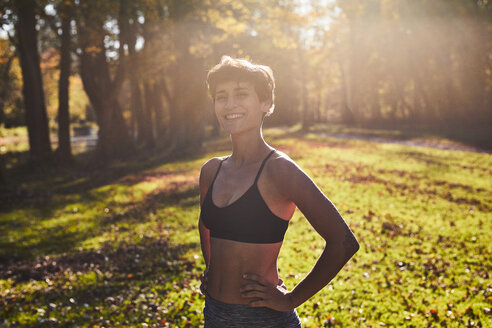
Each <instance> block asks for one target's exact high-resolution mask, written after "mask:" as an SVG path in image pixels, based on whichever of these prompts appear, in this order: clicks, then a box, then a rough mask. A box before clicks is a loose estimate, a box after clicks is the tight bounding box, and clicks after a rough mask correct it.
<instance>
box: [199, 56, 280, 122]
mask: <svg viewBox="0 0 492 328" xmlns="http://www.w3.org/2000/svg"><path fill="white" fill-rule="evenodd" d="M231 80H232V81H244V82H250V83H252V84H253V86H254V88H255V91H256V94H257V95H258V98H259V99H260V101H269V102H271V106H270V108H269V109H268V112H267V113H266V115H270V114H271V113H273V110H274V109H275V104H274V101H275V79H274V78H273V71H272V69H271V68H270V67H268V66H266V65H258V64H253V63H251V62H250V61H248V60H246V59H243V58H232V57H230V56H222V58H221V60H220V63H219V64H217V65H215V66H214V67H212V69H211V70H210V71H209V72H208V74H207V86H208V92H209V94H210V96H211V97H212V99H214V101H215V90H216V88H217V84H218V83H222V82H227V81H231Z"/></svg>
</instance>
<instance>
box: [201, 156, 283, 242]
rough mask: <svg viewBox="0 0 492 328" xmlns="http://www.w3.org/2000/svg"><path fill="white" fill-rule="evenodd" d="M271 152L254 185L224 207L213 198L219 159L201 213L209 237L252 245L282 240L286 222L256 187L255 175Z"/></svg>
mask: <svg viewBox="0 0 492 328" xmlns="http://www.w3.org/2000/svg"><path fill="white" fill-rule="evenodd" d="M274 152H275V150H272V151H271V152H270V154H268V156H267V157H266V158H265V159H264V160H263V163H261V167H260V170H259V171H258V174H257V175H256V178H255V182H254V183H253V185H252V186H251V187H249V189H248V190H247V191H246V192H245V193H244V194H243V195H242V196H241V197H240V198H239V199H238V200H236V201H235V202H233V203H232V204H230V205H227V206H225V207H217V206H216V205H215V204H214V202H213V200H212V191H213V186H214V182H215V179H216V178H217V175H218V174H219V171H220V168H221V166H222V163H223V162H224V160H225V159H223V160H222V161H221V162H220V164H219V167H218V169H217V172H216V173H215V176H214V179H213V180H212V183H211V184H210V187H209V189H208V192H207V194H206V195H205V199H204V200H203V204H202V207H201V213H200V217H201V219H202V222H203V224H204V225H205V227H207V228H208V229H209V230H210V237H213V238H220V239H228V240H235V241H240V242H245V243H254V244H272V243H277V242H281V241H283V240H284V235H285V232H286V231H287V227H288V225H289V222H288V221H286V220H283V219H281V218H279V217H278V216H276V215H275V214H273V213H272V211H270V209H269V208H268V206H267V204H266V203H265V201H264V200H263V197H261V194H260V191H259V190H258V178H259V177H260V174H261V171H262V170H263V166H265V163H266V161H267V159H268V158H269V157H270V156H271V155H272V154H273V153H274Z"/></svg>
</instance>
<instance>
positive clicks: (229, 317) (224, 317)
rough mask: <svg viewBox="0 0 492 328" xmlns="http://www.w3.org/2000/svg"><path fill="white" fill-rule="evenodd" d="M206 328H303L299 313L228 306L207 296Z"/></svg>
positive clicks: (236, 305) (237, 305) (234, 305)
mask: <svg viewBox="0 0 492 328" xmlns="http://www.w3.org/2000/svg"><path fill="white" fill-rule="evenodd" d="M203 315H204V317H205V328H242V327H245V328H246V327H247V328H251V327H257V328H301V322H300V320H299V316H298V315H297V311H296V310H295V309H294V310H292V311H290V312H279V311H275V310H272V309H269V308H265V307H250V306H248V305H241V304H227V303H222V302H219V301H217V300H214V299H213V298H211V297H210V296H208V295H205V308H204V309H203Z"/></svg>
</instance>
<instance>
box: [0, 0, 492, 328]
mask: <svg viewBox="0 0 492 328" xmlns="http://www.w3.org/2000/svg"><path fill="white" fill-rule="evenodd" d="M491 7H492V6H491V5H490V1H487V0H480V1H475V0H365V1H356V0H320V1H314V0H265V1H258V0H242V1H229V0H217V1H211V0H135V1H130V0H106V1H98V0H0V27H1V28H0V236H1V238H0V317H1V318H2V319H3V320H4V321H3V322H0V325H2V324H3V325H6V326H8V325H10V326H13V327H14V326H33V327H37V326H39V327H42V326H56V325H80V326H90V327H104V326H141V327H147V326H156V327H175V326H178V327H195V326H199V325H200V324H201V323H202V321H203V317H202V314H201V309H202V306H203V298H202V296H201V294H200V293H199V289H198V286H199V280H198V277H199V275H200V274H201V272H202V271H203V268H204V265H203V261H202V259H201V257H200V254H199V252H200V250H199V240H198V235H197V232H196V219H197V217H198V187H197V181H198V174H199V168H200V166H201V165H202V164H203V162H205V161H206V160H207V159H208V158H210V157H211V156H222V155H224V154H226V152H227V151H229V150H230V146H229V144H228V140H227V136H225V135H224V134H222V133H221V132H220V129H219V126H218V125H217V122H216V119H215V116H214V113H213V106H212V101H211V99H210V97H208V95H207V89H206V84H205V77H206V74H207V70H208V69H209V68H210V67H212V66H213V65H215V64H216V63H218V62H219V60H220V58H221V56H222V55H231V56H233V57H245V58H248V59H251V60H253V61H254V62H258V63H262V64H266V65H269V66H271V67H272V69H273V71H274V73H275V77H276V83H277V89H276V100H275V104H276V110H275V113H274V114H273V115H272V116H270V117H268V118H267V119H266V120H265V126H266V127H267V129H265V137H266V138H267V140H268V141H269V142H271V143H272V145H275V147H277V148H278V149H279V150H282V151H285V152H286V153H288V154H289V155H291V156H292V158H294V159H295V160H296V162H298V163H300V165H301V166H302V167H303V168H304V169H305V170H306V172H307V173H309V174H310V176H312V177H313V179H314V180H315V181H316V182H317V183H318V184H319V186H320V188H321V189H322V190H323V191H324V192H325V193H326V194H327V195H328V196H329V197H330V199H332V200H333V201H334V203H335V204H336V205H337V207H338V208H339V209H340V211H341V213H342V214H343V216H344V218H345V219H346V220H347V222H348V223H349V224H350V226H351V227H352V229H353V230H354V233H355V234H356V235H357V237H358V238H359V241H360V243H361V251H360V252H359V253H358V255H357V258H355V259H354V260H352V261H351V262H349V264H348V266H347V267H346V269H344V270H343V272H341V273H340V275H339V276H338V277H337V279H336V280H334V282H333V283H331V284H330V285H329V286H328V287H327V288H325V289H324V290H323V291H321V292H320V293H319V294H317V295H316V296H315V297H313V298H312V299H311V300H309V302H306V304H304V305H303V306H302V307H300V308H299V313H300V315H301V316H302V317H303V320H304V321H303V324H304V325H306V326H309V327H321V326H328V327H330V326H333V327H342V326H343V327H347V326H351V325H354V323H355V322H356V323H357V325H358V326H366V327H375V326H385V325H387V326H400V327H404V326H406V327H421V326H433V325H434V326H436V325H440V326H443V327H444V326H447V327H464V326H466V327H485V326H487V325H490V323H491V321H492V316H491V315H492V314H491V313H492V312H491V310H490V308H491V307H492V287H491V285H490V280H489V278H490V277H489V272H490V271H491V270H492V264H491V262H490V259H491V257H490V254H491V252H492V248H491V247H492V246H491V245H490V242H489V241H490V239H491V238H492V237H491V232H492V229H491V224H492V221H491V220H490V209H491V208H492V203H491V201H492V198H491V197H490V195H491V192H492V184H491V179H490V177H491V176H492V171H491V169H490V168H491V167H492V164H491V160H492V157H491V156H490V154H489V153H490V151H491V150H492V129H491V128H490V127H491V126H492V109H491V108H492V103H491V101H492V37H491V35H492V8H491ZM332 136H336V137H340V136H342V137H344V138H346V139H350V138H352V137H356V138H366V139H367V138H378V139H380V138H382V139H385V140H388V139H391V140H390V141H395V139H396V140H399V141H402V140H406V141H409V142H410V143H413V144H416V143H419V142H420V141H422V143H424V144H427V145H429V144H432V145H434V146H437V147H440V148H451V149H454V150H442V149H435V148H423V147H409V146H406V145H394V144H379V143H373V142H363V141H357V140H346V139H344V140H340V139H332V138H331V137H332ZM81 140H84V146H83V147H81V148H79V147H78V146H77V145H79V144H80V143H79V141H81ZM434 143H435V144H434ZM461 150H467V151H466V152H463V151H461ZM470 150H471V151H470ZM354 195H357V196H358V197H354ZM287 237H288V238H286V240H288V241H289V242H288V243H286V245H285V246H284V248H283V250H282V253H281V257H280V259H279V262H280V266H279V267H280V268H281V269H282V270H283V271H282V272H281V274H282V276H284V277H285V281H286V283H287V285H288V286H293V285H294V284H295V283H296V282H298V281H299V279H301V278H302V275H303V273H306V272H308V270H309V269H310V267H312V264H313V263H314V261H315V259H316V256H317V254H318V253H317V252H318V251H319V250H320V249H321V247H322V244H321V242H320V241H319V240H318V239H317V235H316V234H315V233H314V232H313V230H312V228H311V227H310V226H309V225H307V224H306V223H305V220H302V215H301V213H300V212H298V211H297V212H296V214H295V216H294V219H293V220H292V224H290V228H289V235H288V236H287ZM300 245H303V246H306V247H299V246H300ZM369 282H370V283H369ZM335 316H336V317H335Z"/></svg>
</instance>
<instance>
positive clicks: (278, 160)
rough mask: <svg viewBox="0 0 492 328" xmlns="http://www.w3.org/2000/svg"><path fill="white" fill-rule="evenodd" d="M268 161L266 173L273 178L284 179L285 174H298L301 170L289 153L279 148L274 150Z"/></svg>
mask: <svg viewBox="0 0 492 328" xmlns="http://www.w3.org/2000/svg"><path fill="white" fill-rule="evenodd" d="M268 162H269V163H268V165H267V167H266V169H267V170H268V175H270V176H272V177H273V178H280V179H285V177H286V176H291V175H292V174H298V173H299V172H301V171H302V170H301V168H300V167H299V165H297V164H296V162H295V161H294V160H293V159H292V158H290V157H289V155H287V154H286V153H284V152H281V151H279V150H277V151H275V153H274V154H273V155H272V158H271V160H270V161H268Z"/></svg>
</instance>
